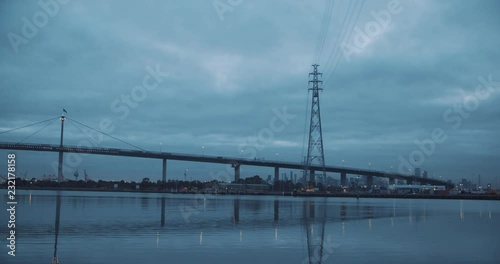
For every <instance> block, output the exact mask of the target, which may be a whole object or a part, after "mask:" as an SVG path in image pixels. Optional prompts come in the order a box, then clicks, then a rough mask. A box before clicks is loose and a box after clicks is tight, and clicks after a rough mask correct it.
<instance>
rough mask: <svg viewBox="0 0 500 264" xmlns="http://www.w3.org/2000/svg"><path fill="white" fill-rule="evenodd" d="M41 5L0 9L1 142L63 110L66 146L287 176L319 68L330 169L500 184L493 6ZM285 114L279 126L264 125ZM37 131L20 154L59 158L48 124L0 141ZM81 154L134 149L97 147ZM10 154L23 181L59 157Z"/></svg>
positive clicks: (341, 1)
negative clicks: (155, 153)
mask: <svg viewBox="0 0 500 264" xmlns="http://www.w3.org/2000/svg"><path fill="white" fill-rule="evenodd" d="M40 2H42V3H43V2H47V3H49V4H47V6H42V5H40V4H39V3H38V1H2V2H1V3H0V35H2V36H3V37H2V41H1V42H0V57H1V60H0V86H1V91H2V96H1V97H0V111H1V115H0V131H5V130H8V129H12V128H16V127H20V126H23V125H28V124H32V123H36V122H39V121H43V120H46V119H50V118H56V117H58V116H59V115H60V114H61V112H62V109H63V108H64V109H66V110H67V112H68V113H67V117H68V118H69V119H68V121H67V122H66V126H65V138H64V142H65V144H72V145H77V144H81V143H82V142H85V140H87V138H88V137H87V136H86V135H85V134H84V133H82V131H83V132H85V131H87V130H85V128H84V127H82V126H80V125H79V124H78V123H77V122H81V123H83V124H86V125H89V126H91V127H94V128H97V129H99V128H100V127H101V128H104V127H105V128H107V129H108V132H109V134H110V135H112V136H114V137H117V138H119V139H122V140H124V141H126V142H129V143H131V144H133V145H136V146H139V147H141V148H143V149H146V150H160V148H161V150H162V151H168V152H181V153H193V154H202V152H203V154H204V155H216V156H237V157H253V154H256V157H257V158H264V159H279V160H286V161H295V162H298V161H301V160H302V159H303V155H305V152H304V143H305V144H307V141H304V132H306V133H307V130H308V127H307V129H305V124H306V123H305V120H306V116H307V115H309V112H310V109H308V110H306V109H307V108H308V107H310V105H311V104H310V100H311V98H310V97H311V94H310V93H309V95H308V92H307V88H308V73H309V72H310V71H311V64H312V63H318V64H319V65H320V66H319V71H320V72H323V80H324V81H325V82H324V85H323V88H324V90H323V92H322V93H321V94H320V102H321V117H322V125H323V140H324V149H325V161H326V164H327V165H340V166H342V160H344V165H345V166H346V167H357V168H367V169H368V167H370V168H371V169H377V170H384V171H391V170H392V171H397V170H398V167H400V170H407V168H406V167H405V166H403V165H401V164H403V163H404V162H402V161H401V160H402V159H404V160H406V161H407V162H413V163H415V164H417V167H420V168H422V170H427V171H428V172H429V175H430V176H431V177H436V178H440V177H441V178H445V179H452V180H453V181H456V180H458V179H460V178H462V177H467V178H468V179H470V180H473V181H474V182H477V175H478V174H481V178H482V183H483V184H485V183H486V182H492V183H495V184H498V182H499V180H498V179H499V178H500V159H499V158H500V155H499V153H500V137H499V131H500V124H499V120H500V84H499V83H498V82H500V68H499V67H498V66H499V59H500V52H499V50H498V47H500V34H499V33H500V30H499V29H500V16H499V15H498V14H499V12H500V3H499V2H498V1H496V0H491V1H489V0H478V1H468V0H461V1H457V0H449V1H446V0H442V1H425V0H424V1H403V0H401V2H400V3H399V4H398V3H396V2H393V1H389V0H380V1H378V0H377V1H366V3H364V2H363V1H361V0H356V1H351V2H349V1H347V0H337V1H335V3H334V5H333V6H331V5H329V4H327V2H325V1H295V0H294V1H284V0H281V1H278V0H265V1H264V0H262V1H260V0H259V1H247V0H242V1H227V0H221V1H211V0H210V1H155V0H151V1H118V0H116V1H79V0H72V1H67V0H66V1H62V0H61V2H67V3H59V2H54V1H49V0H47V1H44V0H42V1H40ZM54 3H57V4H55V5H54ZM330 8H331V9H330ZM325 10H327V11H326V14H330V15H329V16H328V15H326V16H325V15H324V13H325ZM329 10H331V12H329ZM374 14H375V15H374ZM377 14H378V15H377ZM387 14H390V19H388V16H387ZM324 18H325V19H324ZM328 18H329V19H328ZM344 20H345V22H344V23H343V21H344ZM326 22H329V23H326ZM325 25H328V26H325ZM323 29H325V32H326V34H324V36H325V37H324V38H322V37H320V36H322V32H323ZM343 32H344V33H343ZM342 37H343V38H342ZM323 39H324V41H321V40H323ZM338 39H340V40H338ZM318 43H319V45H318ZM339 46H340V47H342V48H343V50H344V52H338V53H337V52H336V48H338V47H339ZM321 47H322V48H321ZM315 54H316V56H315ZM315 58H316V59H315ZM332 62H333V63H332ZM155 71H156V73H154V72H155ZM167 73H168V76H167ZM481 80H482V81H481ZM491 80H492V81H491ZM143 82H145V84H146V85H149V86H148V87H149V89H146V88H144V86H143ZM495 82H496V83H495ZM485 85H486V86H485ZM126 98H128V102H126V100H127V99H126ZM464 103H465V106H464V105H463V104H464ZM284 108H285V109H286V112H287V115H288V117H287V118H286V122H285V123H283V121H282V120H281V119H279V118H278V119H277V120H278V121H277V122H274V121H275V120H276V118H277V117H276V116H277V115H276V111H277V112H279V113H282V112H283V109H284ZM273 109H276V110H274V111H273ZM71 120H74V121H71ZM273 120H274V121H273ZM273 122H274V123H273ZM100 123H101V126H100ZM103 123H107V124H106V125H105V126H102V124H103ZM45 124H50V125H48V126H47V127H46V128H44V129H43V130H41V131H40V132H39V133H37V134H35V135H33V136H32V137H30V138H28V139H26V140H25V141H23V142H26V143H50V144H58V142H59V130H60V121H58V120H56V121H54V122H53V123H50V122H47V123H43V124H40V125H37V126H32V127H29V128H25V129H21V130H17V131H13V132H9V133H5V134H0V141H9V142H19V141H21V140H23V139H24V138H26V137H27V136H29V135H31V134H33V133H34V132H36V131H37V130H39V129H40V128H42V127H43V126H44V125H45ZM277 127H279V128H280V129H277ZM436 129H440V130H439V131H441V133H440V136H439V137H437V139H434V140H432V134H433V131H434V130H436ZM80 130H81V131H80ZM266 131H267V132H269V131H273V133H272V138H271V139H269V138H268V135H269V133H267V134H266ZM435 132H436V131H435ZM436 133H437V132H436ZM259 135H260V136H261V137H260V138H259ZM262 136H264V139H265V140H264V141H262V139H263V138H262ZM249 138H257V145H255V144H254V145H252V143H248V139H249ZM259 140H260V141H259ZM97 141H98V142H97ZM416 141H420V142H427V144H425V145H424V150H421V148H419V147H418V146H417V144H416V143H415V142H416ZM431 141H432V142H433V143H432V144H431V143H429V142H431ZM93 143H99V145H100V146H102V147H118V148H133V147H132V146H129V145H126V144H124V143H121V142H119V141H116V140H114V139H111V138H109V137H104V138H103V139H100V138H97V137H95V139H94V142H93ZM431 145H434V147H432V146H431ZM7 153H8V152H7V151H5V150H2V151H0V154H1V155H3V156H6V154H7ZM17 154H18V155H17V163H18V167H19V170H20V171H23V172H24V171H28V174H29V175H28V176H29V177H41V176H42V175H43V174H54V173H56V172H55V171H54V169H53V167H52V165H51V163H53V162H54V161H56V160H57V154H56V153H42V152H26V151H23V152H21V151H20V152H17ZM369 163H371V166H369V165H368V164H369ZM410 165H411V164H410ZM391 166H393V168H392V169H391ZM74 167H75V168H74V169H79V170H80V175H82V174H83V173H82V172H83V169H86V170H87V172H88V173H89V175H90V177H91V178H93V179H118V180H121V179H125V180H140V179H142V178H143V177H150V178H152V179H153V180H157V179H160V178H161V161H159V160H146V159H134V158H124V157H106V156H84V157H82V160H81V162H78V164H77V165H76V166H74ZM411 167H412V168H413V167H415V166H413V165H411ZM0 168H2V171H6V164H0ZM224 168H225V166H222V165H213V164H199V163H188V162H176V161H170V162H169V163H168V178H182V177H183V176H182V175H183V173H184V171H185V170H186V169H189V172H188V177H191V178H193V179H194V178H196V179H201V180H211V179H212V178H213V177H211V176H210V172H212V173H217V172H218V171H221V170H224ZM241 173H242V176H243V177H247V176H252V175H255V174H259V175H261V176H264V177H267V175H268V174H272V173H273V171H272V168H255V167H242V169H241ZM299 173H300V172H298V171H297V174H299ZM1 174H5V173H1ZM68 174H69V173H66V175H65V176H66V177H67V178H71V177H72V175H71V174H70V175H68ZM336 177H338V175H336Z"/></svg>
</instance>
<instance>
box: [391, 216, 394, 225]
mask: <svg viewBox="0 0 500 264" xmlns="http://www.w3.org/2000/svg"><path fill="white" fill-rule="evenodd" d="M391 226H394V217H391Z"/></svg>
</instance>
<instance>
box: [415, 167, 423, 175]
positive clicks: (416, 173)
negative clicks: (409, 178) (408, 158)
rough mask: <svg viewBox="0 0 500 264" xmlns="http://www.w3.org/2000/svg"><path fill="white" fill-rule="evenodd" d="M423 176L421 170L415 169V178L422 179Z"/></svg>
mask: <svg viewBox="0 0 500 264" xmlns="http://www.w3.org/2000/svg"><path fill="white" fill-rule="evenodd" d="M421 175H422V174H421V173H420V168H415V177H420V176H421Z"/></svg>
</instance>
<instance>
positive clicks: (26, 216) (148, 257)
mask: <svg viewBox="0 0 500 264" xmlns="http://www.w3.org/2000/svg"><path fill="white" fill-rule="evenodd" d="M16 198H17V200H18V202H19V204H18V205H17V211H16V215H17V219H16V221H17V222H16V227H17V228H16V233H17V236H16V256H15V257H11V256H9V255H7V251H8V248H7V247H6V245H7V243H6V242H7V240H6V239H5V238H6V237H7V232H8V229H7V221H8V215H7V211H6V210H5V209H4V210H2V211H1V213H0V219H1V221H2V222H3V223H1V225H0V234H1V237H2V240H1V241H0V246H1V247H0V263H51V261H52V257H53V256H54V254H56V255H57V258H58V259H59V262H60V263H75V264H76V263H82V264H88V263H143V264H145V263H222V264H224V263H231V264H232V263H237V264H245V263H252V264H253V263H259V264H264V263H297V264H299V263H500V202H498V201H459V200H409V199H363V198H361V199H359V200H357V199H355V198H299V197H272V196H267V197H264V196H262V197H260V196H212V195H206V196H205V195H182V194H178V195H175V194H145V193H104V192H66V191H63V192H56V191H18V193H17V197H16ZM0 202H1V203H2V204H4V208H6V205H5V204H6V198H5V196H2V197H1V198H0ZM58 204H59V205H60V206H59V209H60V210H59V212H60V215H59V216H60V217H59V226H58V225H57V223H56V220H57V217H56V216H57V208H58ZM56 234H57V235H56ZM56 238H57V245H56Z"/></svg>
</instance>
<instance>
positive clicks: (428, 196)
mask: <svg viewBox="0 0 500 264" xmlns="http://www.w3.org/2000/svg"><path fill="white" fill-rule="evenodd" d="M17 189H18V190H24V191H78V192H80V191H87V192H117V193H123V192H126V193H165V194H179V195H183V194H206V195H232V196H294V197H336V198H381V199H439V200H500V195H498V194H497V195H491V194H456V195H436V194H433V195H431V194H374V193H290V192H285V193H283V192H266V193H241V194H233V193H227V194H226V193H219V194H212V193H204V192H196V193H192V192H170V191H159V190H123V189H122V190H120V189H118V190H113V189H89V188H56V187H42V188H17Z"/></svg>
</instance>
